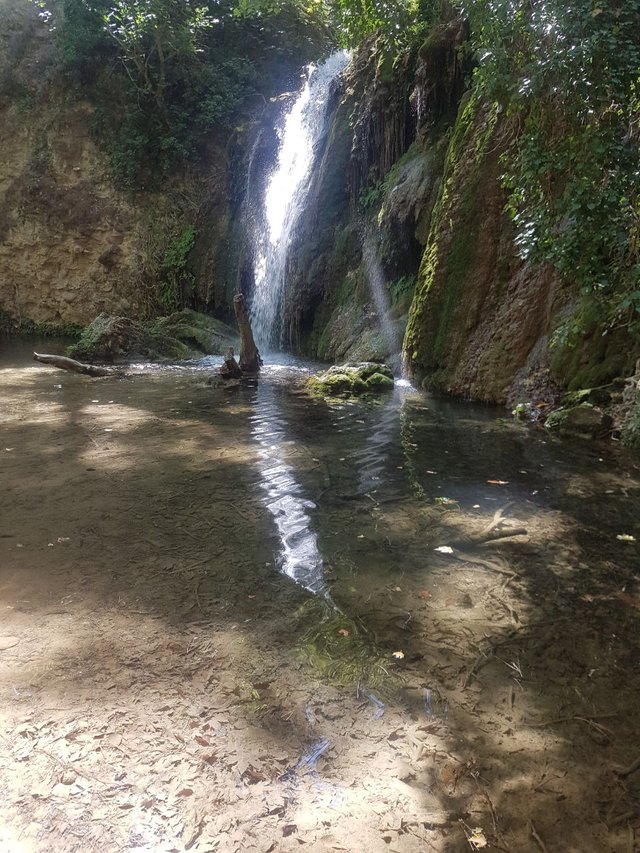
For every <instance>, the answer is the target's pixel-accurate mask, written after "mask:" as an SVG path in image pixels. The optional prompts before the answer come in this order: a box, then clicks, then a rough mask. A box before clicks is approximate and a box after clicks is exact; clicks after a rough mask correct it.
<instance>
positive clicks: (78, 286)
mask: <svg viewBox="0 0 640 853" xmlns="http://www.w3.org/2000/svg"><path fill="white" fill-rule="evenodd" d="M55 50H56V47H55V41H54V35H53V33H52V32H51V31H50V27H49V24H48V23H47V21H46V20H44V19H43V18H41V17H40V16H39V15H38V11H37V8H36V5H35V4H32V3H27V2H15V1H14V0H3V2H2V3H1V4H0V151H1V152H2V156H1V158H0V313H1V314H3V315H4V316H5V318H6V319H8V321H9V323H11V324H13V325H20V324H24V323H30V324H36V325H46V326H50V327H65V326H69V325H72V324H77V325H84V324H86V323H88V322H90V321H91V320H92V319H93V318H94V317H95V316H96V315H97V314H99V313H100V312H102V311H106V312H108V313H112V314H127V315H129V316H134V317H143V316H146V315H149V314H153V313H156V312H157V311H158V310H161V309H162V305H161V300H162V287H161V284H162V282H161V279H162V263H163V255H164V252H165V251H166V248H167V245H168V244H169V243H170V242H171V240H172V239H175V238H176V236H178V235H179V234H180V233H181V232H182V231H183V230H184V228H185V227H187V226H194V227H195V228H196V230H197V234H198V239H202V242H203V248H202V251H200V252H199V254H198V256H197V258H196V260H195V263H196V265H197V268H194V280H195V281H196V288H195V292H194V293H193V294H192V298H193V301H194V302H195V303H196V304H198V305H199V306H200V307H202V308H206V309H208V310H219V312H220V313H223V311H224V305H223V304H219V303H221V302H223V301H224V300H225V299H226V292H227V288H226V284H225V283H224V282H225V281H226V275H227V270H226V268H225V263H224V261H225V252H224V241H225V238H226V230H227V227H228V209H227V201H226V182H227V162H226V151H225V149H224V147H223V146H222V145H216V143H215V142H212V144H211V150H210V151H209V152H208V157H207V158H206V161H207V162H206V163H205V165H204V166H203V169H202V170H201V172H200V173H199V174H190V175H186V174H185V175H181V176H179V177H177V178H176V180H175V182H173V183H172V185H170V186H167V187H166V189H165V191H163V192H161V193H154V194H153V195H151V194H145V193H136V194H135V196H134V195H132V194H126V193H124V192H119V191H118V190H116V189H115V188H114V185H113V181H112V177H111V175H110V173H109V169H108V164H107V162H106V160H105V157H104V155H103V154H102V152H101V151H99V150H98V148H97V146H96V144H95V142H94V139H93V136H92V132H91V125H92V113H93V107H92V106H91V105H90V104H89V103H87V102H85V101H82V100H81V99H79V94H78V93H77V92H73V91H67V90H66V89H65V87H64V84H63V82H62V81H61V79H60V78H59V76H58V75H57V73H56V70H55V69H56V54H55ZM223 279H224V281H223V283H220V282H221V280H223Z"/></svg>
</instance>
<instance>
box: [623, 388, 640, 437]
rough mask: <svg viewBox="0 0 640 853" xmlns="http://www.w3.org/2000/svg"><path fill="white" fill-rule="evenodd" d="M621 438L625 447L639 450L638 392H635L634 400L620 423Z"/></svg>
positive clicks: (639, 412) (639, 414) (639, 415)
mask: <svg viewBox="0 0 640 853" xmlns="http://www.w3.org/2000/svg"><path fill="white" fill-rule="evenodd" d="M621 438H622V441H623V443H624V444H626V445H627V447H633V448H634V449H636V450H640V393H637V394H636V399H635V402H634V403H633V405H632V407H631V409H630V411H629V414H628V415H627V417H626V418H625V421H624V424H623V425H622V432H621Z"/></svg>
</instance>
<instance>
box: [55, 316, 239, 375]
mask: <svg viewBox="0 0 640 853" xmlns="http://www.w3.org/2000/svg"><path fill="white" fill-rule="evenodd" d="M237 342H238V336H237V334H236V332H235V331H234V330H233V329H231V328H230V327H229V326H226V325H225V324H224V323H222V322H220V320H216V319H215V318H214V317H209V316H207V315H206V314H199V313H197V312H196V311H190V310H188V309H185V310H183V311H176V312H175V313H174V314H170V315H169V316H168V317H159V318H157V319H155V320H150V321H146V322H141V321H138V320H132V319H130V318H129V317H111V316H110V315H108V314H100V315H98V317H96V318H95V320H94V321H93V322H92V323H90V324H89V325H88V326H87V327H86V329H84V331H83V332H82V334H81V336H80V339H79V341H78V342H77V343H76V344H74V345H73V346H72V347H70V348H69V350H68V354H69V355H70V356H71V357H73V358H78V359H81V360H83V361H89V362H91V361H107V362H113V361H119V360H122V359H125V358H129V357H131V356H145V357H147V358H152V359H162V358H178V359H186V358H194V357H198V356H202V355H222V354H223V353H224V352H226V350H227V348H228V347H230V346H231V347H233V346H237Z"/></svg>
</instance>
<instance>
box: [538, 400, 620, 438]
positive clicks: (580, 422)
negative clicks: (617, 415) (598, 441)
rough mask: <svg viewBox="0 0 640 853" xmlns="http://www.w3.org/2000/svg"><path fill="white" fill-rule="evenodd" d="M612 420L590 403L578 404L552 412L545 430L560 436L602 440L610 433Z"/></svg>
mask: <svg viewBox="0 0 640 853" xmlns="http://www.w3.org/2000/svg"><path fill="white" fill-rule="evenodd" d="M612 427H613V419H612V417H611V416H610V415H608V414H607V413H606V412H603V411H602V409H599V408H598V407H597V406H594V405H593V404H592V403H579V404H578V405H576V406H567V407H564V408H561V409H557V410H556V411H555V412H552V413H551V414H550V415H549V417H548V418H547V420H546V423H545V428H546V429H548V430H550V431H552V432H557V433H558V434H559V435H562V436H576V437H577V438H603V437H605V436H606V435H608V434H609V433H610V432H611V428H612Z"/></svg>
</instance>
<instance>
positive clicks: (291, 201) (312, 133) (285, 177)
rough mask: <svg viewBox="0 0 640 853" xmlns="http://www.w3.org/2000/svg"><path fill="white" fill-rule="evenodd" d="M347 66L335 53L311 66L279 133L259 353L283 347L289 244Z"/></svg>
mask: <svg viewBox="0 0 640 853" xmlns="http://www.w3.org/2000/svg"><path fill="white" fill-rule="evenodd" d="M347 61H348V54H347V53H346V51H339V52H338V53H334V54H333V55H332V56H330V57H329V59H327V60H326V62H324V63H323V64H322V65H319V66H317V67H315V66H310V68H309V72H308V76H307V81H306V83H305V85H304V88H303V89H302V92H301V93H300V95H299V96H298V98H297V99H296V101H295V103H294V105H293V107H292V108H291V110H290V111H289V112H288V114H287V115H286V116H285V119H284V122H283V125H282V128H281V131H280V140H281V141H280V151H279V154H278V165H277V166H276V169H275V171H274V172H273V174H272V175H271V177H270V179H269V181H268V184H267V191H266V194H265V199H264V221H263V223H262V226H261V228H259V229H258V233H257V234H256V235H255V241H256V248H255V261H254V278H255V290H254V294H253V303H252V307H251V321H252V325H253V330H254V334H255V337H256V341H257V343H258V346H259V348H260V349H261V350H262V352H263V353H264V352H268V351H269V350H270V349H273V348H274V347H275V348H278V346H279V345H280V344H281V341H282V332H283V322H282V312H283V301H284V300H283V297H284V286H285V274H286V265H287V253H288V249H289V243H290V240H291V235H292V231H293V228H294V226H295V223H296V221H297V219H298V217H299V216H300V213H301V211H302V209H303V207H304V202H305V196H306V189H307V185H308V178H309V174H310V172H311V167H312V165H313V159H314V154H315V146H316V143H317V141H318V139H319V138H320V137H321V135H322V132H323V130H324V127H325V121H326V106H327V100H328V97H329V93H330V91H331V84H332V82H333V81H334V80H335V78H336V77H337V76H338V74H340V72H341V71H342V70H343V69H344V67H345V66H346V64H347Z"/></svg>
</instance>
